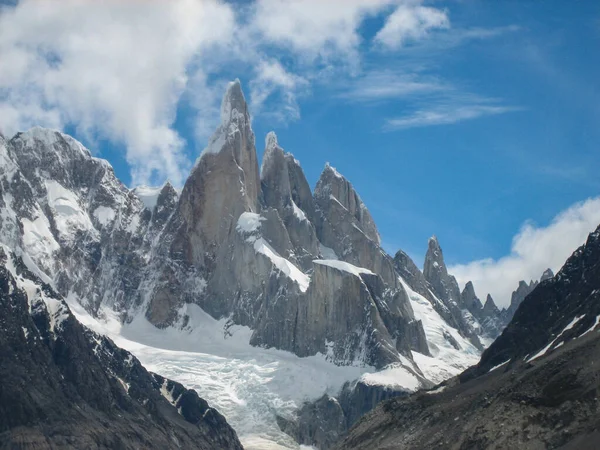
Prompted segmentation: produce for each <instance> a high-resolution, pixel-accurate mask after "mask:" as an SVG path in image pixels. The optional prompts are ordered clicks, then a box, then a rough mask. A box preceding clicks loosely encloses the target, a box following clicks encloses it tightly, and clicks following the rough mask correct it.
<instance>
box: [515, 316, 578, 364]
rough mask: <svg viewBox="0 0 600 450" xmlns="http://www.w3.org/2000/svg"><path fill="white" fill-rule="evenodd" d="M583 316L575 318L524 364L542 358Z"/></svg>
mask: <svg viewBox="0 0 600 450" xmlns="http://www.w3.org/2000/svg"><path fill="white" fill-rule="evenodd" d="M584 317H585V316H577V317H575V318H574V319H573V320H572V321H571V322H569V324H568V325H567V326H566V327H565V328H564V329H563V330H562V331H561V332H560V333H559V334H558V336H556V337H555V338H554V339H553V340H552V341H551V342H550V343H549V344H548V345H546V346H545V347H544V348H543V349H541V350H540V351H539V352H537V353H536V354H535V355H533V356H532V357H531V358H529V359H528V360H527V361H526V362H531V361H534V360H536V359H538V358H539V357H541V356H544V355H545V354H546V353H547V352H548V350H550V347H552V345H554V343H555V342H556V341H557V340H558V339H559V338H560V337H561V336H562V335H563V334H564V333H565V331H568V330H570V329H571V328H573V327H574V326H575V324H576V323H577V322H579V321H580V320H581V319H583V318H584Z"/></svg>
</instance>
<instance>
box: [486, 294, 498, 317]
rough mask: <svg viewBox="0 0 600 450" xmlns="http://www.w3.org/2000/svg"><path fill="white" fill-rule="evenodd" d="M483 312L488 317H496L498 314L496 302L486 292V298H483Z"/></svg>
mask: <svg viewBox="0 0 600 450" xmlns="http://www.w3.org/2000/svg"><path fill="white" fill-rule="evenodd" d="M483 313H484V315H485V316H488V317H496V316H498V314H500V310H499V309H498V307H497V306H496V303H495V302H494V299H493V298H492V296H491V295H490V294H488V295H487V298H486V299H485V305H483Z"/></svg>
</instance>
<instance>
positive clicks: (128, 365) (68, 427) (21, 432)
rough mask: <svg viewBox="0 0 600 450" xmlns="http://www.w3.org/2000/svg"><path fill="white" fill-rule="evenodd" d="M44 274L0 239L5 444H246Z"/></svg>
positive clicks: (1, 430) (1, 443) (1, 429)
mask: <svg viewBox="0 0 600 450" xmlns="http://www.w3.org/2000/svg"><path fill="white" fill-rule="evenodd" d="M28 266H29V267H28ZM36 272H38V273H39V271H38V270H37V268H36V267H35V266H34V265H32V263H31V262H30V261H29V263H28V264H25V263H24V262H23V260H22V259H21V258H19V257H18V256H17V255H16V254H14V253H13V252H12V251H11V250H10V249H8V248H7V247H6V246H4V245H2V246H0V329H1V330H2V339H0V358H1V360H2V364H0V378H1V379H2V388H1V389H0V447H1V448H19V449H51V448H90V449H92V448H94V449H100V448H122V449H136V448H149V447H154V448H198V449H207V450H209V449H214V448H223V449H241V448H242V446H241V444H240V442H239V440H238V438H237V436H236V433H235V431H234V430H233V429H232V428H231V427H230V426H229V425H228V424H227V422H226V421H225V418H224V417H223V416H222V415H221V414H219V413H218V412H217V411H216V410H215V409H213V408H210V407H209V406H208V404H207V403H206V402H205V401H204V400H202V399H201V398H199V397H198V394H197V393H196V392H195V391H191V390H188V389H186V388H184V387H183V386H182V385H181V384H179V383H176V382H174V381H171V380H168V379H165V378H163V377H161V376H159V375H156V374H153V373H149V372H148V371H146V369H144V367H143V366H142V365H141V364H140V362H139V361H138V360H137V359H136V358H135V357H134V356H133V355H131V354H130V353H128V352H127V351H125V350H121V349H120V348H118V347H117V346H116V345H115V344H114V343H113V342H112V341H111V340H110V339H108V338H106V337H104V336H101V335H99V334H96V333H94V332H92V331H90V330H89V329H87V328H85V327H84V326H82V325H81V324H80V323H79V322H78V321H77V320H76V319H75V317H74V316H73V315H72V314H71V312H70V310H69V307H68V306H67V304H66V303H65V301H64V299H63V298H62V297H61V296H60V295H59V294H58V293H57V292H56V291H55V290H54V289H53V288H52V287H51V286H50V285H49V284H48V283H46V282H44V281H43V276H42V277H39V276H38V275H36Z"/></svg>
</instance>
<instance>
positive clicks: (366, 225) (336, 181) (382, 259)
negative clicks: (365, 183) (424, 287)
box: [314, 164, 398, 287]
mask: <svg viewBox="0 0 600 450" xmlns="http://www.w3.org/2000/svg"><path fill="white" fill-rule="evenodd" d="M314 199H315V205H316V208H317V212H316V216H317V217H316V222H317V223H316V226H315V228H316V230H317V237H318V238H319V240H320V242H321V243H322V244H323V245H324V246H326V247H329V248H331V249H333V251H334V252H335V254H336V255H337V256H338V257H339V258H340V259H342V260H344V261H347V262H349V263H351V264H354V265H356V266H358V267H365V268H366V269H369V270H372V271H373V272H376V273H377V274H379V275H380V276H381V277H382V278H383V280H384V281H385V282H386V283H387V284H388V285H389V286H390V287H396V286H397V284H398V281H397V274H396V273H395V271H394V264H393V261H392V259H391V258H390V257H389V256H388V255H387V254H386V253H385V252H384V251H383V250H382V249H381V247H380V246H379V242H380V238H379V233H378V231H377V228H376V227H375V223H374V222H373V218H372V217H371V214H370V213H369V211H368V210H367V208H366V206H365V205H364V203H363V202H362V200H361V199H360V197H359V196H358V194H357V193H356V191H355V190H354V188H353V187H352V185H351V184H350V183H349V182H348V181H347V180H346V179H345V178H344V177H343V176H342V175H340V173H338V171H337V170H335V169H334V168H333V167H331V166H330V165H329V164H327V165H326V166H325V169H324V170H323V173H321V177H320V178H319V181H318V182H317V186H316V188H315V193H314Z"/></svg>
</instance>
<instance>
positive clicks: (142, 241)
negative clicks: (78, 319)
mask: <svg viewBox="0 0 600 450" xmlns="http://www.w3.org/2000/svg"><path fill="white" fill-rule="evenodd" d="M0 160H2V163H3V164H1V165H0V184H1V192H0V194H1V197H2V200H1V201H0V206H1V207H2V219H1V221H0V241H2V242H3V243H5V244H7V245H8V246H9V247H10V248H13V249H17V248H19V249H22V250H23V252H24V253H25V255H26V257H29V258H32V259H33V260H34V261H35V263H36V264H37V265H38V266H39V267H40V268H41V269H42V271H43V272H44V273H45V274H46V275H47V276H48V277H49V278H50V279H51V280H52V281H53V284H54V286H55V287H56V288H57V289H58V290H59V292H60V293H61V294H63V295H67V294H68V293H69V292H73V293H77V294H81V298H82V302H84V303H85V306H86V308H88V309H89V310H90V311H92V312H95V311H96V310H97V309H98V307H99V306H100V304H102V303H104V304H107V305H109V306H110V307H113V308H114V309H115V310H118V311H121V312H124V311H127V310H129V308H131V307H133V306H135V305H136V304H138V303H139V297H138V294H137V288H138V286H139V284H140V283H141V281H142V279H143V274H144V267H145V265H146V263H147V258H146V257H145V255H144V254H143V253H144V252H145V250H147V249H148V248H149V247H150V246H151V242H150V237H151V235H156V234H157V233H159V232H160V230H159V228H160V226H159V225H158V224H155V226H154V227H153V231H152V232H150V233H148V234H146V232H147V231H149V228H151V224H150V221H151V217H152V214H151V212H150V211H148V210H147V209H145V208H144V205H143V204H142V202H141V201H140V199H139V198H138V197H137V196H136V195H135V194H134V193H133V192H131V191H129V190H128V189H127V188H126V187H125V186H124V185H123V184H122V183H121V182H119V181H118V180H117V179H116V178H115V176H114V172H113V170H112V168H111V167H110V165H109V164H108V163H107V162H106V161H103V160H100V159H97V158H93V157H92V156H91V155H90V153H89V151H87V150H86V149H85V148H83V146H82V145H81V144H80V143H78V142H77V141H75V140H74V139H72V138H71V137H69V136H66V135H64V134H62V133H59V132H56V131H53V130H47V129H41V128H33V129H31V130H30V131H28V132H26V133H19V134H17V135H16V136H15V137H13V138H12V139H11V140H10V141H9V142H5V143H4V144H3V145H0Z"/></svg>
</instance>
